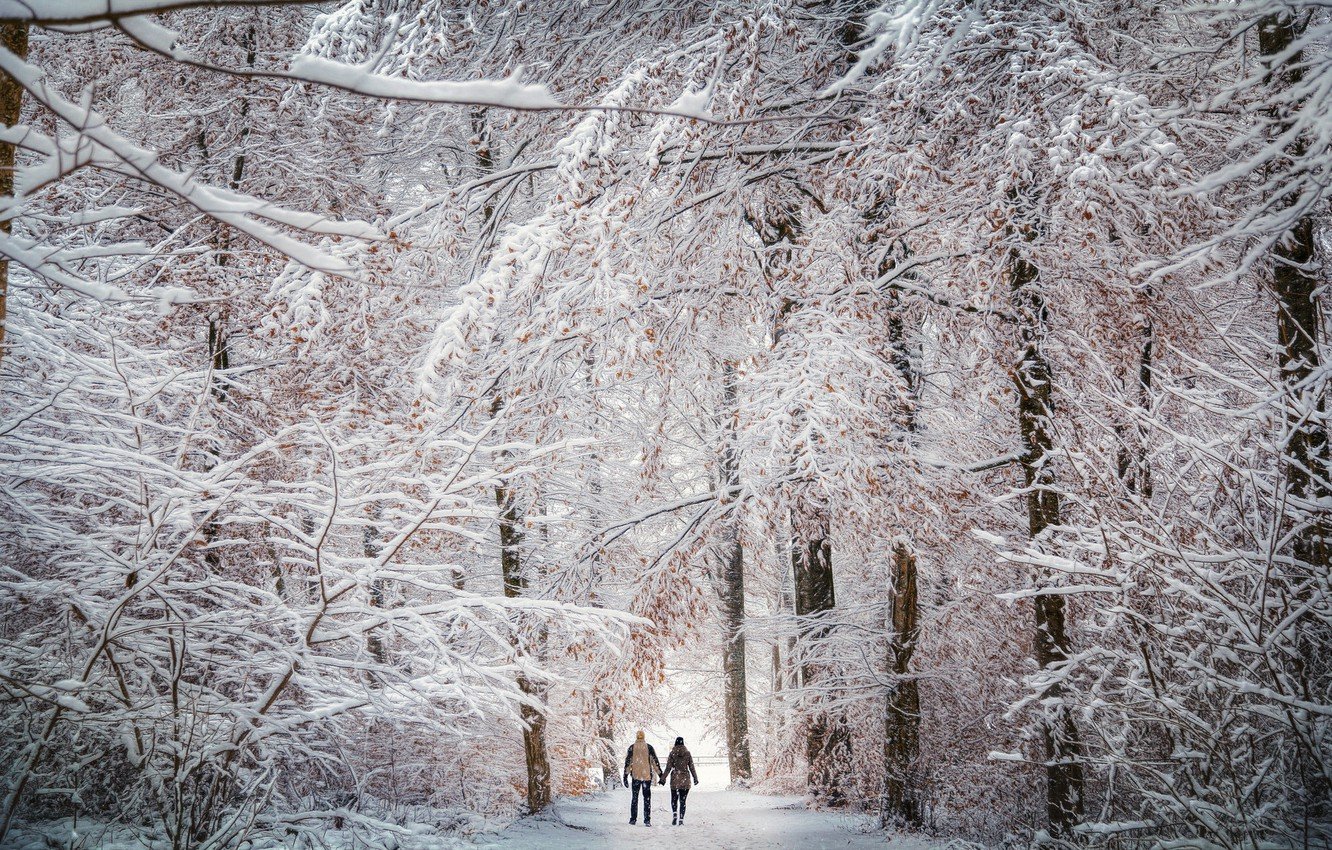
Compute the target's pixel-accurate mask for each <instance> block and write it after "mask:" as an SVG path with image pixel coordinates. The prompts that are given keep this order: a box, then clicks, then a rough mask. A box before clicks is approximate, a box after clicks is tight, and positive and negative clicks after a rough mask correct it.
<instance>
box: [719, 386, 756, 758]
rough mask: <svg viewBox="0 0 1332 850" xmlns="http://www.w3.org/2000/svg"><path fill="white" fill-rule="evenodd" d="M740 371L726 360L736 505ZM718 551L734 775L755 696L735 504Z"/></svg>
mask: <svg viewBox="0 0 1332 850" xmlns="http://www.w3.org/2000/svg"><path fill="white" fill-rule="evenodd" d="M736 410H737V398H736V372H735V364H734V363H732V362H731V361H729V360H728V361H726V362H724V363H722V416H723V418H724V421H725V425H724V426H723V430H722V439H723V444H722V458H721V480H722V492H723V495H722V500H723V502H724V503H725V504H728V505H731V504H732V503H733V502H734V501H735V498H736V492H737V490H738V489H739V487H740V449H739V446H738V445H737V442H738V441H737V437H736V433H735V429H736ZM718 548H719V550H720V551H719V552H718V553H717V557H718V561H719V564H718V566H719V570H718V573H719V578H720V581H719V582H718V590H719V593H720V596H721V614H722V674H723V676H722V678H723V681H724V683H725V696H726V751H727V760H728V762H729V765H730V770H731V781H732V782H735V781H736V780H738V779H748V778H749V777H750V776H751V775H752V768H751V766H750V760H749V700H748V690H747V688H748V686H747V684H746V682H745V632H744V628H745V550H744V546H743V545H742V544H741V542H740V517H739V515H738V513H737V512H736V510H735V508H734V507H732V508H731V512H730V514H729V516H728V517H727V520H726V526H725V528H724V529H723V530H722V539H721V543H720V545H719V547H718Z"/></svg>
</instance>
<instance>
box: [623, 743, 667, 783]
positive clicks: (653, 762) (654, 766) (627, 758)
mask: <svg viewBox="0 0 1332 850" xmlns="http://www.w3.org/2000/svg"><path fill="white" fill-rule="evenodd" d="M637 743H638V742H637V741H635V742H634V744H637ZM644 743H646V742H644ZM634 744H630V745H629V749H628V751H626V752H625V754H624V775H625V776H628V775H629V768H630V766H631V765H632V764H633V761H634ZM647 750H648V757H647V760H648V773H649V775H648V776H647V778H646V779H645V780H641V781H646V782H651V781H652V780H654V779H656V778H657V777H658V776H661V762H659V761H657V751H656V750H654V749H652V745H651V744H648V745H647ZM633 778H634V779H640V777H637V776H635V777H633ZM624 784H625V785H628V784H629V782H628V780H627V779H626V780H625V783H624Z"/></svg>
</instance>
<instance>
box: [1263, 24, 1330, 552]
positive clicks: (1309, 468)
mask: <svg viewBox="0 0 1332 850" xmlns="http://www.w3.org/2000/svg"><path fill="white" fill-rule="evenodd" d="M1303 30H1304V25H1303V24H1302V23H1300V22H1297V21H1296V20H1295V18H1293V17H1292V16H1291V15H1289V14H1286V13H1281V14H1273V15H1268V16H1266V17H1264V18H1263V19H1262V20H1261V21H1260V22H1259V25H1258V47H1259V51H1260V52H1261V54H1262V56H1263V57H1264V59H1265V60H1267V61H1269V62H1274V61H1275V57H1277V56H1280V55H1281V54H1283V53H1285V52H1286V51H1287V50H1289V48H1290V46H1291V45H1292V44H1293V43H1294V42H1295V40H1296V39H1297V38H1299V37H1300V36H1301V35H1303ZM1302 61H1303V60H1302V54H1301V53H1295V54H1293V55H1292V56H1290V57H1288V58H1287V59H1286V60H1285V61H1284V62H1282V63H1281V64H1274V65H1273V66H1272V68H1271V74H1270V78H1271V79H1270V82H1271V83H1272V85H1274V86H1275V87H1277V88H1289V87H1290V86H1293V85H1296V84H1298V83H1299V82H1301V81H1302V79H1303V77H1304V72H1303V70H1302V69H1301V68H1300V63H1301V62H1302ZM1280 109H1281V107H1280V106H1275V107H1273V111H1274V113H1275V114H1274V115H1273V116H1272V117H1273V118H1274V120H1275V123H1276V127H1275V131H1276V132H1285V131H1286V130H1287V129H1288V128H1289V121H1288V119H1286V117H1285V116H1284V115H1282V114H1280V113H1279V112H1277V110H1280ZM1307 147H1308V143H1307V141H1306V140H1304V139H1297V140H1296V141H1295V142H1294V143H1293V144H1292V145H1291V149H1290V155H1291V156H1300V155H1303V154H1304V153H1305V151H1306V149H1307ZM1294 201H1295V198H1293V197H1284V198H1278V199H1277V202H1278V204H1279V205H1281V206H1289V205H1290V204H1292V203H1294ZM1271 257H1272V294H1273V296H1274V298H1275V300H1276V314H1277V343H1278V351H1277V364H1278V366H1279V367H1280V371H1281V379H1282V382H1283V383H1284V384H1285V385H1286V388H1287V393H1288V395H1289V397H1290V399H1291V401H1290V403H1289V404H1288V405H1287V408H1286V421H1287V437H1286V445H1285V451H1284V452H1283V460H1284V462H1285V466H1286V469H1285V474H1286V481H1287V485H1288V487H1289V492H1290V494H1291V495H1292V496H1294V497H1295V498H1296V499H1297V500H1300V501H1305V500H1312V499H1320V498H1325V497H1327V496H1328V495H1329V493H1328V487H1327V480H1326V476H1327V461H1328V440H1327V432H1326V430H1325V429H1324V427H1323V424H1322V419H1323V416H1322V414H1323V412H1324V410H1325V404H1326V402H1325V399H1324V398H1323V397H1322V395H1321V393H1318V390H1317V387H1311V386H1308V383H1309V379H1310V377H1312V376H1313V375H1314V374H1315V373H1316V372H1317V371H1318V370H1319V368H1320V367H1321V365H1322V363H1321V358H1320V354H1319V342H1320V330H1321V322H1320V319H1321V316H1320V312H1321V310H1320V305H1319V300H1318V285H1319V279H1318V275H1317V268H1316V263H1317V259H1318V257H1317V245H1316V243H1315V240H1314V222H1313V218H1312V217H1311V216H1304V217H1302V218H1300V219H1298V220H1297V221H1296V222H1295V224H1294V225H1293V226H1292V227H1291V228H1290V229H1289V230H1288V231H1286V233H1285V234H1284V235H1283V236H1282V238H1281V239H1280V240H1278V242H1277V243H1276V245H1274V246H1273V247H1272V253H1271ZM1311 419H1312V421H1310V420H1311ZM1326 532H1327V528H1326V526H1325V524H1324V523H1323V522H1320V521H1315V522H1310V523H1306V524H1305V529H1304V530H1303V531H1302V532H1301V533H1300V534H1298V535H1297V537H1296V541H1295V556H1296V558H1297V559H1299V560H1300V561H1302V562H1304V563H1305V564H1306V565H1308V567H1309V568H1311V569H1313V570H1315V571H1317V570H1319V569H1320V568H1324V567H1325V566H1326V564H1327V551H1326V541H1325V537H1326Z"/></svg>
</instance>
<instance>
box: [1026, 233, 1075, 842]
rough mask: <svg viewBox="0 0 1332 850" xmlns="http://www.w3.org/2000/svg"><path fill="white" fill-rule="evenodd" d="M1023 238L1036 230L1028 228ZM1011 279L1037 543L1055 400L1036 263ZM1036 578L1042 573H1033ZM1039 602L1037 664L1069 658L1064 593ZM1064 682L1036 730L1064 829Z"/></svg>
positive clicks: (1050, 510) (1047, 511) (1052, 810)
mask: <svg viewBox="0 0 1332 850" xmlns="http://www.w3.org/2000/svg"><path fill="white" fill-rule="evenodd" d="M1027 238H1028V241H1030V240H1031V238H1033V237H1032V236H1031V235H1028V237H1027ZM1008 273H1009V278H1010V279H1009V283H1010V285H1011V287H1012V293H1013V302H1014V306H1015V307H1016V309H1017V313H1018V321H1019V322H1020V328H1021V334H1022V356H1021V359H1020V361H1019V364H1018V368H1017V371H1016V372H1015V373H1014V375H1013V383H1014V384H1015V385H1016V387H1017V392H1018V411H1017V414H1018V431H1019V434H1020V436H1021V440H1022V449H1023V453H1022V457H1021V458H1020V462H1021V464H1022V472H1023V477H1024V478H1025V483H1026V490H1027V500H1026V501H1027V525H1028V532H1029V534H1030V536H1031V540H1032V542H1033V544H1035V545H1037V546H1040V544H1041V539H1042V537H1043V535H1044V534H1045V531H1046V529H1048V528H1050V527H1051V526H1054V525H1058V524H1059V522H1060V506H1059V494H1058V493H1057V492H1056V491H1055V489H1054V475H1053V472H1052V471H1051V469H1050V467H1049V460H1050V454H1051V450H1052V449H1053V448H1054V437H1053V434H1052V433H1051V430H1050V429H1051V424H1052V416H1053V413H1054V405H1053V401H1052V398H1051V386H1050V365H1049V363H1048V362H1046V359H1045V354H1044V352H1043V351H1042V350H1041V343H1042V341H1043V338H1044V333H1045V331H1044V329H1045V327H1046V320H1047V315H1046V308H1045V300H1044V298H1043V296H1042V295H1041V293H1040V291H1039V289H1038V288H1037V287H1036V280H1037V277H1038V276H1039V274H1038V271H1037V269H1036V267H1035V266H1034V265H1032V264H1031V263H1030V262H1029V261H1027V260H1026V259H1024V258H1023V257H1021V256H1020V255H1018V254H1017V253H1016V252H1014V254H1013V255H1012V256H1011V257H1010V258H1009V268H1008ZM1038 583H1039V579H1038ZM1034 604H1035V610H1036V634H1035V650H1036V651H1035V655H1036V663H1037V664H1038V665H1040V668H1041V670H1042V671H1049V670H1051V669H1052V668H1054V667H1057V666H1060V665H1062V664H1063V663H1064V662H1066V661H1067V660H1068V653H1069V639H1068V633H1067V628H1066V623H1065V616H1066V615H1065V605H1064V597H1063V596H1061V595H1058V594H1042V595H1039V596H1036V597H1035V599H1034ZM1062 694H1063V687H1062V686H1060V685H1050V686H1047V687H1046V688H1045V689H1044V691H1042V693H1041V704H1042V706H1043V707H1044V716H1043V717H1042V721H1041V737H1042V740H1043V742H1044V744H1045V758H1046V764H1045V774H1046V810H1047V815H1048V817H1049V821H1050V830H1051V832H1052V833H1053V834H1055V835H1067V834H1069V832H1070V831H1071V829H1072V828H1073V827H1074V826H1076V825H1077V824H1078V823H1079V822H1081V820H1082V811H1083V799H1082V798H1083V786H1084V776H1083V768H1082V741H1081V738H1080V736H1079V734H1078V728H1077V725H1076V723H1075V722H1074V720H1073V715H1072V713H1071V712H1070V711H1069V710H1068V706H1066V705H1065V704H1064V702H1063V700H1062V699H1061V697H1062Z"/></svg>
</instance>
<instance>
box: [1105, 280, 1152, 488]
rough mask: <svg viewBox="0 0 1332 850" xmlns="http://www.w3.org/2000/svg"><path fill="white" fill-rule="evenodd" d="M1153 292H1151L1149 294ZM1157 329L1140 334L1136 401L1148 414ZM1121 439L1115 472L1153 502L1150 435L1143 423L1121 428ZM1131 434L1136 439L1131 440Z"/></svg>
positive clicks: (1146, 325)
mask: <svg viewBox="0 0 1332 850" xmlns="http://www.w3.org/2000/svg"><path fill="white" fill-rule="evenodd" d="M1148 291H1149V292H1150V289H1149V290H1148ZM1154 339H1155V329H1154V327H1153V325H1152V321H1151V320H1150V319H1148V320H1147V321H1146V323H1144V325H1143V327H1142V330H1141V331H1140V334H1139V347H1138V376H1137V386H1136V390H1137V392H1136V393H1135V394H1136V396H1137V398H1136V399H1135V400H1136V401H1137V404H1138V408H1139V409H1140V410H1142V411H1146V410H1147V409H1148V408H1149V407H1150V406H1151V402H1152V344H1153V341H1154ZM1116 432H1117V434H1118V436H1119V439H1120V448H1119V456H1118V457H1117V458H1116V460H1115V467H1116V469H1115V471H1116V473H1117V474H1118V475H1119V478H1120V480H1121V481H1123V482H1124V486H1125V488H1126V489H1127V490H1128V491H1129V492H1130V493H1138V494H1140V495H1141V496H1142V497H1143V498H1144V499H1147V500H1150V499H1151V498H1152V470H1151V466H1150V464H1149V463H1148V460H1147V433H1146V430H1145V428H1144V427H1143V425H1142V423H1141V422H1138V423H1134V424H1132V425H1130V426H1117V427H1116ZM1130 434H1131V435H1132V436H1130Z"/></svg>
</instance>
